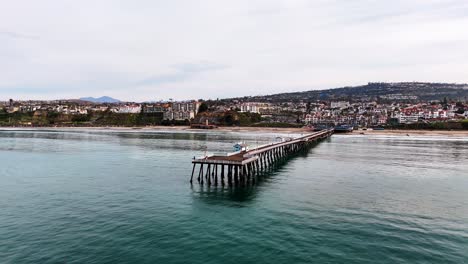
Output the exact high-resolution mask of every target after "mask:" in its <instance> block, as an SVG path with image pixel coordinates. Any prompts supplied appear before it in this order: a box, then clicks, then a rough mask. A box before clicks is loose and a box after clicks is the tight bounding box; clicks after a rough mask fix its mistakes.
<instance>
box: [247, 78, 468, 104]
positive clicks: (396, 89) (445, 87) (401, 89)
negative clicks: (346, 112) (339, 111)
mask: <svg viewBox="0 0 468 264" xmlns="http://www.w3.org/2000/svg"><path fill="white" fill-rule="evenodd" d="M444 98H447V99H453V100H466V99H467V98H468V84H451V83H424V82H400V83H368V84H366V85H361V86H353V87H343V88H334V89H327V90H311V91H305V92H293V93H282V94H273V95H264V96H252V97H244V98H242V99H248V100H249V101H258V102H284V101H296V102H298V101H317V100H346V101H374V100H379V101H390V102H393V101H395V102H398V101H400V102H403V101H413V102H414V101H433V100H443V99H444Z"/></svg>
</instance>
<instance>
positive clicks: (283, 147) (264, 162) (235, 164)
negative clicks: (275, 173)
mask: <svg viewBox="0 0 468 264" xmlns="http://www.w3.org/2000/svg"><path fill="white" fill-rule="evenodd" d="M332 134H333V129H327V130H322V131H319V132H315V133H311V134H308V135H305V136H301V137H298V138H295V139H291V140H288V141H283V142H278V143H273V144H268V145H263V146H260V147H258V148H255V149H252V150H248V151H239V152H233V153H230V154H231V155H211V156H205V157H201V158H195V159H193V160H192V163H193V169H192V175H191V177H190V183H192V182H193V177H194V173H195V170H196V166H197V164H199V165H200V167H199V171H198V177H197V180H198V182H199V183H200V184H204V183H205V182H206V183H207V184H208V185H211V184H214V185H218V180H219V181H220V183H221V185H225V184H226V181H225V180H227V184H228V185H229V186H232V185H233V184H235V185H238V184H245V183H248V182H255V176H256V175H258V174H259V173H260V172H262V171H264V170H266V169H267V168H268V167H270V166H272V165H274V164H275V163H276V162H278V161H280V160H283V159H286V158H288V157H289V156H291V155H293V154H295V153H297V152H300V151H304V150H307V149H308V148H310V147H311V146H312V145H313V143H314V142H318V141H320V140H323V139H325V138H328V137H330V136H331V135H332ZM205 169H206V170H205ZM218 176H219V177H218Z"/></svg>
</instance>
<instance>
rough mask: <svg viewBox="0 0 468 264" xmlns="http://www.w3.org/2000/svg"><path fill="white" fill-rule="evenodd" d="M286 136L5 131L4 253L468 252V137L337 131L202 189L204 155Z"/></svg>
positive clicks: (442, 255)
mask: <svg viewBox="0 0 468 264" xmlns="http://www.w3.org/2000/svg"><path fill="white" fill-rule="evenodd" d="M276 136H277V134H259V133H220V132H206V133H205V132H156V131H155V132H150V131H143V130H135V131H133V130H130V131H111V130H102V131H95V130H83V131H47V130H39V131H0V164H1V166H0V263H237V264H238V263H468V139H466V138H451V139H449V138H440V137H432V138H431V137H392V136H361V135H351V136H340V135H334V136H333V137H332V138H331V139H329V140H328V141H324V142H322V143H320V144H319V145H317V146H316V147H314V148H313V149H311V150H310V152H309V153H308V154H306V155H301V156H297V157H295V158H293V159H291V160H290V161H289V162H288V163H286V164H284V165H282V166H280V167H278V168H275V169H274V170H272V171H271V172H269V173H267V174H266V175H265V176H264V177H263V178H262V180H261V181H260V182H259V183H258V184H257V185H256V186H253V187H250V188H244V189H229V188H225V189H222V188H221V187H219V188H213V187H211V188H207V187H205V188H200V186H199V185H198V184H197V185H194V186H193V187H191V186H190V184H189V182H188V180H189V177H190V173H191V164H190V161H191V158H192V157H193V156H196V155H197V156H198V155H200V154H202V153H203V152H204V151H205V150H206V149H208V150H209V151H230V150H231V148H232V145H233V143H235V142H237V141H239V140H245V141H247V142H250V143H251V144H252V145H255V144H262V143H265V142H268V141H273V140H274V138H275V137H276Z"/></svg>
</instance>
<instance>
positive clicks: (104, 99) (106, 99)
mask: <svg viewBox="0 0 468 264" xmlns="http://www.w3.org/2000/svg"><path fill="white" fill-rule="evenodd" d="M80 100H82V101H88V102H93V103H120V100H117V99H114V98H112V97H109V96H102V97H99V98H94V97H83V98H80Z"/></svg>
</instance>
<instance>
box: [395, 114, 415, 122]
mask: <svg viewBox="0 0 468 264" xmlns="http://www.w3.org/2000/svg"><path fill="white" fill-rule="evenodd" d="M398 121H399V122H400V124H412V123H417V122H418V121H419V116H418V115H413V114H412V115H400V116H399V118H398Z"/></svg>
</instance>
